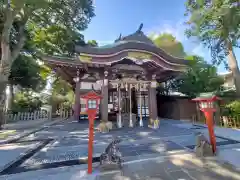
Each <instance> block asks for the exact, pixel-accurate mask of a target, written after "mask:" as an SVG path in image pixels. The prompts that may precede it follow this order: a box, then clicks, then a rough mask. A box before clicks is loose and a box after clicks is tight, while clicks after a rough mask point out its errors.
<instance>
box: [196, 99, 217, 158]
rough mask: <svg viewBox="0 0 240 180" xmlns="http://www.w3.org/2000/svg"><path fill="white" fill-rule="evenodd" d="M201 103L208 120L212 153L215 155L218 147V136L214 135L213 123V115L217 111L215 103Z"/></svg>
mask: <svg viewBox="0 0 240 180" xmlns="http://www.w3.org/2000/svg"><path fill="white" fill-rule="evenodd" d="M199 103H200V110H201V111H202V112H203V113H204V115H205V118H206V124H207V127H208V133H209V140H210V143H211V145H212V151H213V153H216V150H217V146H216V136H215V133H214V123H213V113H214V112H215V109H214V107H213V101H211V100H208V101H202V102H199Z"/></svg>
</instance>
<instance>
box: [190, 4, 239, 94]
mask: <svg viewBox="0 0 240 180" xmlns="http://www.w3.org/2000/svg"><path fill="white" fill-rule="evenodd" d="M186 16H187V17H189V20H188V22H187V23H188V24H189V29H188V30H187V31H186V34H187V35H188V37H197V39H199V40H200V41H201V42H202V43H203V44H204V45H205V46H207V47H208V48H210V50H211V54H212V60H213V63H214V64H217V65H218V64H220V63H221V62H223V63H225V64H227V65H228V67H229V68H230V70H231V71H232V73H233V77H234V81H235V87H236V95H237V96H238V97H240V72H239V67H238V64H237V59H236V56H235V54H234V47H239V38H240V8H239V0H201V1H199V0H187V2H186ZM225 57H226V58H227V63H226V62H225Z"/></svg>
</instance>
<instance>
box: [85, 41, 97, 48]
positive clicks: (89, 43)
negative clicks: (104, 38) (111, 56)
mask: <svg viewBox="0 0 240 180" xmlns="http://www.w3.org/2000/svg"><path fill="white" fill-rule="evenodd" d="M87 45H89V46H92V47H98V43H97V41H96V40H89V41H88V42H87Z"/></svg>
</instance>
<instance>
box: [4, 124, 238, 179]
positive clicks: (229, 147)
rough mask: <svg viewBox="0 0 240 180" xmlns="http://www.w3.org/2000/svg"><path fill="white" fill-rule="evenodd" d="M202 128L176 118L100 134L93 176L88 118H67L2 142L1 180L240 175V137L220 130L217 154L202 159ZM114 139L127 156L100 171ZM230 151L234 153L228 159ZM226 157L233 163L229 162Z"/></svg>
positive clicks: (209, 177) (205, 131) (175, 177)
mask: <svg viewBox="0 0 240 180" xmlns="http://www.w3.org/2000/svg"><path fill="white" fill-rule="evenodd" d="M199 132H201V133H204V134H206V133H207V129H206V128H205V127H204V126H201V125H195V126H194V125H192V124H189V123H184V122H181V121H173V120H162V121H161V125H160V128H159V129H157V130H153V129H149V128H146V127H143V128H140V127H135V128H123V129H116V130H113V131H111V132H109V133H99V132H96V133H95V136H94V152H93V153H94V154H93V167H94V172H93V174H92V175H91V176H90V175H87V174H86V170H87V164H86V162H87V155H88V153H87V143H88V122H87V121H85V122H81V123H78V122H77V121H72V120H65V121H62V122H59V123H57V124H54V125H48V126H45V127H44V128H42V129H40V130H39V131H36V132H34V133H32V134H28V135H27V136H24V137H23V138H20V139H18V140H17V141H16V142H14V141H13V142H11V143H8V144H2V145H1V146H0V156H1V163H0V170H1V172H0V175H1V176H0V179H7V180H20V179H24V180H35V179H38V180H45V179H46V180H49V179H71V180H75V179H81V180H82V179H86V180H87V179H94V180H101V179H102V180H108V179H121V180H135V179H152V180H153V179H171V180H172V179H173V180H174V179H178V180H179V179H184V180H187V179H193V180H195V179H200V180H201V179H202V180H208V179H218V180H219V179H240V173H239V172H240V171H238V168H240V164H239V162H237V160H236V159H240V152H239V153H237V149H240V141H238V138H236V137H235V138H234V139H233V138H231V137H228V136H227V137H225V136H223V134H217V133H216V135H217V146H218V150H219V154H218V156H217V157H215V158H204V159H199V158H197V157H195V155H194V153H193V148H194V144H195V139H196V135H197V134H198V133H199ZM206 135H207V134H206ZM239 136H240V135H239ZM115 137H119V138H121V139H122V142H121V143H120V144H119V148H120V151H121V152H122V154H123V157H124V165H123V169H122V170H121V171H120V170H117V169H116V170H112V171H106V170H102V169H101V168H99V156H100V154H101V153H102V152H103V151H104V149H105V148H106V146H107V145H108V144H109V143H110V142H111V140H112V139H113V138H115ZM239 140H240V138H239ZM233 151H234V152H233ZM228 152H231V153H233V154H234V157H232V155H231V154H229V158H228V157H226V154H227V153H228ZM223 160H224V161H223ZM227 160H229V163H225V162H226V161H227ZM231 163H232V164H234V165H235V166H236V167H233V166H232V165H230V164H231ZM238 165H239V166H238Z"/></svg>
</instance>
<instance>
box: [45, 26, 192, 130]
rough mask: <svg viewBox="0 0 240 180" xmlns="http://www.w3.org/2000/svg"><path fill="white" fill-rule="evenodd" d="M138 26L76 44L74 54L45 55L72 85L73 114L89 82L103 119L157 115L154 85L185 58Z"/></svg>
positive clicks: (137, 121) (143, 120) (141, 119)
mask: <svg viewBox="0 0 240 180" xmlns="http://www.w3.org/2000/svg"><path fill="white" fill-rule="evenodd" d="M141 28H142V25H141V26H140V28H139V29H138V30H137V31H136V32H134V33H133V34H130V35H128V36H125V37H122V36H121V35H120V37H119V38H118V39H116V40H115V42H114V43H113V44H109V45H106V46H101V47H90V46H76V48H75V51H76V55H75V56H74V57H71V58H69V57H60V56H45V57H43V60H44V63H45V64H47V65H48V66H49V67H51V68H52V69H54V71H55V72H56V73H57V74H59V76H61V77H62V78H63V79H65V80H66V81H67V82H68V83H69V84H70V85H71V86H72V88H73V89H74V91H75V104H74V117H75V119H78V120H79V119H80V117H81V116H80V115H81V114H84V112H85V107H86V105H85V101H84V100H83V99H81V98H80V95H81V94H83V93H86V91H87V90H89V89H92V87H93V89H94V90H95V91H96V92H98V93H99V94H100V95H101V96H102V99H101V102H100V106H99V107H100V108H99V116H100V119H101V120H105V121H107V120H112V121H117V124H118V126H119V127H122V126H130V127H132V126H135V125H140V126H143V124H147V122H148V120H149V119H153V120H155V119H157V118H158V113H157V112H158V109H157V108H159V107H157V99H156V88H157V86H158V85H159V84H160V83H162V82H166V81H168V80H169V79H172V78H175V77H177V76H179V75H180V74H181V73H183V72H184V71H185V70H186V69H187V66H188V61H187V60H184V59H181V58H177V57H173V56H171V55H169V54H167V53H166V52H165V51H163V50H162V49H160V48H158V47H156V46H155V45H154V43H153V42H152V41H151V40H150V39H149V38H148V37H147V36H146V35H145V34H144V33H143V32H142V31H141Z"/></svg>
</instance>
